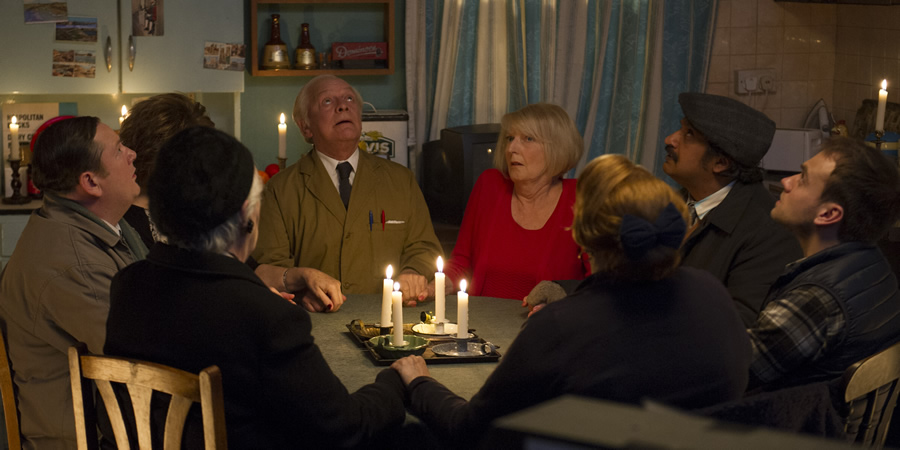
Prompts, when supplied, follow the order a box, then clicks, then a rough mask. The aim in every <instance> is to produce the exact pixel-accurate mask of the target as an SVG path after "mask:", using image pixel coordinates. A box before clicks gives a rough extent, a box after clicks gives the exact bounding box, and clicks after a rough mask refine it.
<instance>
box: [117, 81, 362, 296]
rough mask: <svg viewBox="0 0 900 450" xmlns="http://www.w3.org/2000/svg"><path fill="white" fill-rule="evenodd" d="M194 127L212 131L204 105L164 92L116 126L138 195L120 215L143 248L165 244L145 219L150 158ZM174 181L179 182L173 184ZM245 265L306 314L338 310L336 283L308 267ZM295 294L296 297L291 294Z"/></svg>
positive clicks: (250, 262) (137, 106) (249, 261)
mask: <svg viewBox="0 0 900 450" xmlns="http://www.w3.org/2000/svg"><path fill="white" fill-rule="evenodd" d="M194 126H204V127H210V128H213V127H215V124H214V123H213V121H212V119H210V117H209V116H208V115H207V113H206V107H205V106H203V105H202V104H201V103H200V102H197V101H194V100H193V99H191V98H190V97H188V96H186V95H184V94H181V93H177V92H170V93H165V94H159V95H154V96H152V97H150V98H148V99H146V100H142V101H140V102H138V103H137V104H135V105H134V107H132V108H131V111H129V113H128V117H126V118H125V121H124V122H122V126H121V128H120V129H119V137H120V138H121V139H122V143H123V144H125V145H126V146H128V147H129V148H131V149H132V150H134V152H135V153H136V154H137V157H136V158H135V160H134V168H135V170H136V174H137V183H138V186H140V187H141V194H140V195H139V196H138V198H136V199H135V200H134V204H133V205H132V206H131V208H129V209H128V212H127V213H125V220H126V221H127V222H128V223H129V224H130V225H131V226H133V227H134V228H135V229H136V230H137V231H138V233H139V234H140V235H141V239H142V240H143V241H144V244H145V245H146V246H147V248H150V247H152V246H153V243H154V242H156V241H163V242H165V236H163V235H161V234H160V233H159V232H158V230H157V229H156V226H155V224H154V223H153V220H152V219H151V218H150V209H149V200H148V197H147V181H148V180H149V179H150V174H151V173H153V169H154V167H155V164H156V155H157V154H158V153H159V149H160V147H162V145H163V143H165V142H166V141H168V140H169V139H170V138H171V137H172V136H174V135H175V134H176V133H178V132H179V131H181V130H185V129H187V128H191V127H194ZM173 182H174V183H179V182H180V181H177V180H176V181H173ZM247 265H248V266H250V267H251V268H252V269H253V270H254V271H255V272H256V275H257V276H259V277H260V278H261V279H262V280H263V281H264V282H265V283H266V284H267V285H268V286H269V287H271V288H272V289H274V290H276V291H279V292H285V293H286V294H287V295H285V298H288V299H291V300H293V299H297V303H299V304H300V305H302V306H303V307H304V308H306V310H307V311H310V312H314V311H326V312H333V311H337V310H338V309H340V307H341V304H343V302H344V300H345V297H344V296H343V295H341V289H340V283H338V282H337V280H335V279H333V278H331V277H329V276H328V275H326V274H324V273H323V272H322V271H319V270H316V269H313V268H310V267H291V268H288V269H286V268H284V267H277V266H273V265H271V264H259V263H257V262H256V260H255V259H253V257H249V258H247ZM295 293H296V294H299V298H297V297H294V295H292V294H295Z"/></svg>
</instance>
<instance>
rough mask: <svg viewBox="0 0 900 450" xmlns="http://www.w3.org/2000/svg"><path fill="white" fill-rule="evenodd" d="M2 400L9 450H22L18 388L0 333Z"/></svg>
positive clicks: (0, 390) (0, 391) (0, 388)
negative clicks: (17, 402) (17, 403)
mask: <svg viewBox="0 0 900 450" xmlns="http://www.w3.org/2000/svg"><path fill="white" fill-rule="evenodd" d="M0 398H2V401H3V417H4V419H5V422H6V443H7V446H8V447H9V450H22V436H21V434H20V431H19V409H18V408H17V407H16V388H15V386H14V385H13V377H12V369H11V368H10V363H9V357H8V356H7V353H6V337H5V336H3V333H0Z"/></svg>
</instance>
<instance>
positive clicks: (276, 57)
mask: <svg viewBox="0 0 900 450" xmlns="http://www.w3.org/2000/svg"><path fill="white" fill-rule="evenodd" d="M270 61H272V62H283V61H284V50H281V49H278V50H275V51H274V52H272V59H271V60H270Z"/></svg>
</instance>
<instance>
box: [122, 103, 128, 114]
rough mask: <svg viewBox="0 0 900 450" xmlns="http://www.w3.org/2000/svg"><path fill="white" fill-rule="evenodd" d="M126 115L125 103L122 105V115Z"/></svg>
mask: <svg viewBox="0 0 900 450" xmlns="http://www.w3.org/2000/svg"><path fill="white" fill-rule="evenodd" d="M127 115H128V108H126V107H125V105H122V117H125V116H127Z"/></svg>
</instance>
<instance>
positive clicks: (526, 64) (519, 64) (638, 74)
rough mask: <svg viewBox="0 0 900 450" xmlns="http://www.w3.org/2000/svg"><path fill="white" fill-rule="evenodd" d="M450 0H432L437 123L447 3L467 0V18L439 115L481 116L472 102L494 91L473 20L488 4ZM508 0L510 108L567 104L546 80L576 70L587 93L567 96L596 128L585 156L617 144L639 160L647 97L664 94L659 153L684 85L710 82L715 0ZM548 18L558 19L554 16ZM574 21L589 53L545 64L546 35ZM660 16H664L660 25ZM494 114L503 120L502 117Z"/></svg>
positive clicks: (549, 38)
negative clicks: (482, 90) (478, 92)
mask: <svg viewBox="0 0 900 450" xmlns="http://www.w3.org/2000/svg"><path fill="white" fill-rule="evenodd" d="M450 1H451V0H427V1H426V7H425V16H426V17H425V41H426V42H425V43H424V45H425V57H426V61H428V68H427V71H426V83H427V88H426V92H427V95H428V98H427V99H426V104H427V108H428V110H427V111H426V117H425V118H424V119H425V123H426V130H433V128H434V125H435V124H434V123H433V120H434V117H433V111H434V108H435V105H434V103H435V83H436V80H437V77H438V73H437V71H438V61H439V60H440V58H441V57H442V52H446V51H447V49H442V48H440V47H441V45H440V43H441V38H442V35H443V33H447V31H446V30H443V29H442V23H443V20H444V17H443V15H444V14H445V11H446V8H445V6H451V7H457V6H460V9H459V11H458V13H459V14H461V15H462V16H461V24H462V26H460V27H459V28H458V32H456V34H455V36H452V37H451V38H452V41H451V42H450V44H449V45H456V46H457V47H456V48H455V49H454V50H455V51H456V61H455V66H454V69H453V79H452V91H451V95H450V98H449V104H447V105H438V107H439V108H447V109H446V111H447V112H448V114H447V118H446V124H437V125H438V126H439V127H440V128H445V127H454V126H460V125H468V124H472V123H475V117H474V109H475V108H474V105H475V104H476V102H479V101H487V100H485V99H478V98H476V96H475V89H474V83H475V79H476V75H477V74H478V73H479V72H478V71H479V70H480V69H479V67H477V64H476V55H477V52H478V45H479V40H478V36H477V31H478V27H477V26H475V25H474V24H476V23H478V16H479V13H480V12H481V8H483V7H484V6H483V5H481V2H480V1H478V0H460V1H462V3H461V4H460V3H452V4H450ZM507 1H508V2H507V4H506V5H505V7H506V14H507V17H506V24H496V26H506V27H507V41H508V42H507V44H506V45H507V47H508V58H507V59H508V64H507V67H508V68H507V70H508V79H509V83H508V86H509V88H508V91H509V92H508V96H507V100H506V103H505V106H506V108H507V111H513V110H516V109H519V108H521V107H523V106H525V105H526V104H531V103H537V102H542V101H549V102H553V103H559V104H561V103H562V101H561V100H560V97H559V93H558V92H557V93H556V94H554V93H553V92H551V91H553V89H548V85H552V83H551V81H552V80H554V78H553V77H556V78H555V81H556V83H557V86H558V84H559V83H560V82H561V81H560V80H565V81H569V80H573V76H574V77H575V78H574V83H572V86H578V87H579V89H580V93H579V95H578V97H577V98H576V99H575V101H574V102H573V103H572V104H568V105H562V106H563V107H564V108H566V109H567V110H568V111H569V112H570V114H571V115H572V118H573V119H574V120H575V123H576V125H577V126H578V128H579V130H580V131H581V132H582V133H586V132H587V133H586V136H589V137H590V139H589V142H588V140H586V141H585V144H586V146H587V158H586V159H587V160H589V159H591V158H593V157H596V156H599V155H601V154H605V153H619V154H624V155H627V156H628V157H629V158H631V159H632V160H635V161H640V160H641V159H642V154H641V149H642V148H643V147H644V134H645V126H644V124H645V122H646V119H647V114H648V112H647V105H648V102H651V101H657V102H661V105H660V106H661V108H660V112H659V114H660V117H659V121H658V123H659V129H658V130H654V131H656V134H655V136H657V139H656V146H655V149H656V150H655V152H656V155H654V159H653V160H654V161H655V160H656V159H659V158H655V156H659V155H662V154H663V148H664V144H663V140H664V138H665V136H666V135H668V134H670V133H671V132H672V131H674V130H675V129H677V128H678V123H679V120H680V118H681V109H680V107H679V106H678V100H677V98H678V94H679V93H680V92H684V91H702V90H703V86H704V83H705V77H706V68H707V64H708V60H709V49H710V47H711V38H712V30H713V29H714V23H713V22H714V18H715V9H716V8H715V6H716V0H668V1H665V2H659V1H654V0H583V1H584V5H586V11H587V13H586V14H584V17H574V18H573V17H571V15H570V16H566V17H563V16H562V14H560V15H557V14H556V13H557V12H559V11H561V10H564V9H565V8H569V9H568V11H571V8H572V7H573V6H572V5H576V6H575V8H576V9H577V8H582V7H583V5H582V4H576V3H575V2H572V3H571V4H563V3H562V2H569V1H571V0H507ZM579 11H582V10H581V9H579ZM455 13H456V12H455ZM485 14H486V13H485ZM660 14H662V15H663V17H662V19H661V20H660V17H659V15H660ZM551 18H552V21H553V23H548V22H549V21H550V20H551ZM572 21H586V22H585V23H579V24H578V25H583V26H584V28H585V29H586V36H580V39H579V43H578V45H577V47H576V50H577V52H578V55H577V56H578V57H581V58H583V69H582V70H581V71H580V73H579V74H572V73H567V69H569V66H570V64H569V63H571V59H570V60H569V61H568V62H562V63H560V62H557V64H555V66H556V67H550V65H549V64H548V62H549V61H552V60H553V56H554V55H549V54H548V53H547V52H552V51H554V49H553V48H551V47H552V45H550V44H548V43H550V42H556V40H557V39H556V38H557V36H568V38H571V35H566V34H565V33H566V32H567V31H568V32H570V31H571V30H572V29H573V28H571V27H572V26H573V24H572V23H571V22H572ZM659 23H663V26H662V27H661V29H659V28H660V27H659V26H658V25H657V24H659ZM567 27H568V28H567ZM659 33H662V36H661V37H660V36H659ZM548 34H549V35H548ZM564 41H565V39H560V42H558V43H557V47H556V48H558V46H559V45H567V41H566V42H564ZM659 42H661V44H657V43H659ZM481 45H484V43H483V42H482V43H481ZM448 54H449V53H448ZM660 64H661V73H662V79H661V81H659V80H653V79H651V77H650V73H651V69H652V68H653V67H654V65H660ZM481 70H484V68H482V69H481ZM551 72H552V73H551ZM568 72H571V70H568ZM654 82H656V83H661V85H660V86H659V88H658V89H656V90H655V91H656V92H657V93H658V95H659V97H657V98H651V96H650V92H651V89H650V87H651V83H654ZM554 95H556V97H554ZM493 121H499V117H498V118H496V119H495V120H493ZM648 144H650V143H648ZM660 158H661V157H660ZM645 160H646V158H645ZM654 166H655V167H653V170H654V171H655V173H656V174H657V175H662V172H661V169H660V167H661V164H655V165H654Z"/></svg>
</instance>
